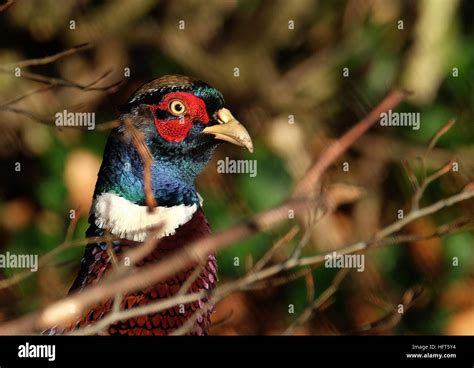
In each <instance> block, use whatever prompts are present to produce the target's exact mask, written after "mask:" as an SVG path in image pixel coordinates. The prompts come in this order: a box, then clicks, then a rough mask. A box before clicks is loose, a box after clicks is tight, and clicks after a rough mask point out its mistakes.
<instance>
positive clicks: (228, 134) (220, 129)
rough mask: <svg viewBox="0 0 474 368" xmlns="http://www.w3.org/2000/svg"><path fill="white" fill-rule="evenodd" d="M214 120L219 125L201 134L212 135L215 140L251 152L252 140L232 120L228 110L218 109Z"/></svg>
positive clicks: (235, 121) (245, 131) (236, 121)
mask: <svg viewBox="0 0 474 368" xmlns="http://www.w3.org/2000/svg"><path fill="white" fill-rule="evenodd" d="M215 118H216V120H217V121H218V122H219V124H216V125H212V126H210V127H207V128H204V130H203V131H202V132H203V133H205V134H214V135H215V137H216V139H220V140H222V141H226V142H230V143H232V144H236V145H237V146H241V147H245V148H247V149H248V150H249V151H250V152H253V144H252V139H251V138H250V135H249V133H248V132H247V129H245V127H244V126H243V125H242V124H240V123H239V121H238V120H237V119H236V118H234V116H233V115H232V113H231V112H230V111H229V110H227V109H225V108H222V109H220V110H219V111H217V112H216V114H215Z"/></svg>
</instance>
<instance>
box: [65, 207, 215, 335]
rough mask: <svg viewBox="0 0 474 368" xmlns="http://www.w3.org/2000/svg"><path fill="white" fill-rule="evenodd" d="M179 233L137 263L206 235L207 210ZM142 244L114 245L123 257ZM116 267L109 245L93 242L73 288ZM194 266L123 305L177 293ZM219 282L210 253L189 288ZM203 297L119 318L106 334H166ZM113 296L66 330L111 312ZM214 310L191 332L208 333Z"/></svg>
mask: <svg viewBox="0 0 474 368" xmlns="http://www.w3.org/2000/svg"><path fill="white" fill-rule="evenodd" d="M178 230H179V231H177V232H176V234H174V235H172V236H169V237H164V238H162V239H161V240H160V241H159V242H158V243H157V246H156V248H155V249H154V250H153V251H152V252H151V253H150V255H148V256H147V257H146V258H145V259H143V260H142V261H141V262H139V263H137V265H136V266H135V267H138V268H140V267H143V266H145V265H149V264H150V263H156V262H157V261H159V260H162V259H164V258H166V257H167V256H168V255H169V254H170V253H171V252H173V251H174V250H176V248H179V247H180V246H182V245H185V244H189V243H190V242H192V241H194V240H197V239H199V238H200V237H202V236H205V235H207V234H209V225H208V223H207V220H206V218H205V216H204V213H203V212H202V210H201V209H199V210H198V211H197V212H196V213H195V215H194V216H193V218H192V219H191V220H190V221H189V222H187V223H186V224H184V225H183V226H181V227H180V228H179V229H178ZM136 245H138V243H136V242H132V241H124V240H122V241H120V242H118V244H116V245H114V252H115V254H117V257H120V256H121V255H122V254H123V253H124V252H126V251H127V250H128V249H129V248H130V247H134V246H136ZM111 267H112V264H111V259H110V256H109V255H108V254H107V251H106V247H105V245H99V244H91V245H89V246H88V247H87V249H86V254H85V256H84V258H83V260H82V263H81V269H80V272H79V275H78V276H77V278H76V280H75V282H74V284H73V286H72V287H71V290H70V292H80V291H81V290H82V289H84V288H85V287H86V286H88V285H91V284H95V283H97V282H99V281H100V280H101V279H102V278H103V277H104V276H105V275H106V274H107V273H108V272H110V270H111ZM193 270H194V268H189V269H187V270H184V271H181V272H178V273H177V274H176V275H174V276H173V277H171V278H169V279H168V280H166V281H165V282H160V283H157V284H155V285H153V286H151V287H148V288H146V289H144V290H141V291H140V292H137V293H132V294H127V295H126V296H125V297H124V298H123V300H122V303H121V308H122V309H130V308H134V307H138V306H143V305H146V304H149V303H152V302H154V301H157V300H159V299H163V298H168V297H170V296H173V295H175V294H176V293H177V292H178V290H179V289H180V287H181V285H182V284H183V283H184V282H185V280H186V279H187V278H188V277H189V276H190V274H191V273H192V272H193ZM216 282H217V264H216V258H215V256H214V255H210V256H209V257H208V261H207V264H206V265H205V266H204V267H203V269H202V272H201V274H200V276H199V277H198V278H197V279H196V281H195V282H193V283H192V285H191V287H190V289H189V292H198V291H200V290H203V289H204V290H210V289H212V288H214V286H215V285H216ZM206 301H207V300H206V299H202V300H199V301H196V302H193V303H190V304H186V305H184V306H182V307H181V310H180V306H175V307H174V308H171V309H167V310H164V311H161V312H158V313H154V314H151V315H146V316H140V317H136V318H131V319H128V320H125V321H119V322H117V323H114V324H112V325H111V326H110V327H109V328H108V329H107V330H106V331H105V332H103V333H102V334H104V335H129V336H139V335H149V336H151V335H155V336H159V335H166V334H169V333H170V332H172V331H173V330H175V329H176V328H178V327H180V326H182V324H183V323H184V322H185V321H186V320H187V319H188V318H189V317H190V315H192V314H193V313H194V312H195V311H196V310H197V309H199V308H201V307H202V306H203V304H204V303H205V302H206ZM112 302H113V301H112V299H110V300H108V301H107V302H105V303H101V304H99V305H97V306H96V307H94V308H92V309H91V310H90V311H88V312H87V314H86V315H85V316H83V317H82V318H81V319H80V320H79V321H77V322H76V323H74V324H73V325H72V326H70V327H68V328H67V329H65V330H63V331H62V333H64V332H67V331H71V330H73V329H76V328H80V327H85V326H87V325H89V324H91V323H94V322H96V321H98V320H100V319H101V318H102V317H104V316H105V315H107V313H109V312H110V310H111V307H112ZM210 313H211V312H208V313H206V314H204V315H203V316H202V317H201V318H198V320H197V321H196V323H195V325H194V328H193V329H191V331H190V332H189V334H190V335H205V334H206V333H207V330H208V327H209V324H210Z"/></svg>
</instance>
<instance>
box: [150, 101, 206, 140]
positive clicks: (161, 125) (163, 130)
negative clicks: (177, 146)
mask: <svg viewBox="0 0 474 368" xmlns="http://www.w3.org/2000/svg"><path fill="white" fill-rule="evenodd" d="M173 100H179V101H181V102H182V103H183V104H184V106H185V109H186V111H185V112H184V113H183V114H182V115H179V116H176V118H175V119H169V120H162V119H159V118H157V117H156V114H155V112H156V110H163V111H168V112H169V105H170V102H171V101H173ZM149 109H150V111H151V112H152V113H153V118H154V120H155V127H156V130H157V132H158V134H159V135H160V136H162V137H163V138H164V139H166V140H167V141H168V142H181V141H183V140H184V139H185V138H186V136H187V135H188V132H189V130H190V129H191V128H192V126H193V122H195V121H200V122H201V123H202V124H207V123H209V116H208V115H207V111H206V104H205V103H204V101H203V100H202V99H201V98H199V97H197V96H195V95H193V94H192V93H188V92H172V93H168V94H167V95H166V96H165V97H164V98H163V100H162V101H161V102H160V103H158V104H156V105H150V106H149Z"/></svg>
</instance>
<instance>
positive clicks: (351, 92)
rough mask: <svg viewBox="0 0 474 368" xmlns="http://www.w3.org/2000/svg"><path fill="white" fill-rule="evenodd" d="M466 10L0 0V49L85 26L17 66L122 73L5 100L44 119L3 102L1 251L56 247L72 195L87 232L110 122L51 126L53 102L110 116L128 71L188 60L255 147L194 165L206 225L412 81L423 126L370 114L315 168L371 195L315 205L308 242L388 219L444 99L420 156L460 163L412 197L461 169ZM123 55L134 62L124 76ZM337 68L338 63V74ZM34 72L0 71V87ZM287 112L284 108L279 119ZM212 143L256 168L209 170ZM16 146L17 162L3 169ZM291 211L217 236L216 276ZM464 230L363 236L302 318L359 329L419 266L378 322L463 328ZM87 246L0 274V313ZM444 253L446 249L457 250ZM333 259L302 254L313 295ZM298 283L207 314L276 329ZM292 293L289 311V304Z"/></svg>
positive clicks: (38, 45) (443, 216) (269, 237)
mask: <svg viewBox="0 0 474 368" xmlns="http://www.w3.org/2000/svg"><path fill="white" fill-rule="evenodd" d="M473 16H474V4H473V3H472V1H469V0H464V1H460V0H459V1H457V0H453V1H445V0H420V1H417V2H412V1H402V0H383V1H381V0H345V1H342V0H341V1H316V0H315V1H312V0H296V1H291V2H290V1H283V0H278V1H270V0H267V1H264V0H256V1H251V0H242V1H237V0H224V1H220V0H219V1H218V0H210V1H205V2H204V1H197V0H179V1H170V0H168V1H165V0H161V1H155V0H134V1H130V0H127V1H92V0H78V1H61V2H59V1H55V0H47V1H39V0H36V1H35V0H22V1H18V2H17V3H15V4H14V5H13V6H12V7H11V8H9V9H8V10H7V11H5V12H3V13H1V14H0V28H1V30H2V31H1V32H0V42H1V44H0V45H1V46H0V64H7V63H12V62H14V61H17V60H23V59H28V58H37V57H44V56H47V55H51V54H54V53H56V52H59V51H62V50H65V49H67V48H69V47H72V46H75V45H78V44H82V43H88V42H91V43H92V44H93V48H91V49H90V50H87V51H84V52H81V53H77V54H74V55H72V56H69V57H66V58H63V59H61V60H59V61H57V62H55V63H52V64H48V65H44V66H37V67H31V68H29V70H34V71H36V72H38V73H41V74H44V75H48V76H58V77H61V78H64V79H66V80H74V81H76V82H80V83H89V82H91V81H93V80H94V79H96V78H98V77H99V76H100V75H101V74H102V73H104V72H106V71H108V70H110V71H111V73H110V75H108V76H107V78H106V80H105V81H103V85H105V84H107V83H112V82H114V81H117V80H122V79H124V83H123V85H122V86H121V87H120V89H119V90H118V91H117V92H116V93H102V92H92V91H88V92H85V91H81V90H78V89H74V88H62V87H55V88H53V89H51V90H48V91H44V92H42V93H38V94H34V95H31V96H29V97H28V98H25V99H23V100H21V101H19V102H18V103H16V104H15V106H16V107H18V108H22V109H25V110H27V111H31V112H33V113H34V114H36V115H37V116H41V117H43V118H42V122H43V123H46V124H39V123H38V122H37V121H35V119H31V118H29V117H27V116H25V115H22V114H16V113H13V112H11V111H6V110H5V109H3V108H2V107H0V123H1V126H2V134H1V135H0V157H1V161H0V165H1V168H2V174H3V180H2V182H1V185H0V201H1V202H0V239H1V240H0V251H1V252H5V251H7V250H8V251H10V252H13V253H32V252H33V253H38V254H40V255H41V254H45V253H46V252H47V251H49V250H51V249H54V248H55V247H57V246H58V245H59V244H60V243H61V242H62V241H63V240H64V238H65V233H66V229H67V227H68V224H69V221H70V218H69V211H70V210H71V209H74V208H78V207H80V209H81V214H82V217H81V220H80V221H79V225H78V227H77V229H76V231H75V234H74V237H75V238H82V237H83V236H84V235H83V234H84V232H85V229H86V228H87V212H88V208H89V206H90V198H91V195H92V190H93V186H94V183H95V177H96V174H97V170H98V166H99V164H100V160H101V155H102V150H103V147H104V145H105V141H106V138H107V132H106V131H105V132H104V131H92V132H90V131H81V130H75V129H72V130H71V129H56V128H55V127H54V120H53V119H52V118H51V117H52V116H54V113H55V112H57V111H62V110H63V109H68V110H73V111H96V112H97V116H96V117H97V121H96V123H97V124H100V123H105V122H107V121H109V120H113V119H115V118H116V116H117V106H118V105H119V104H120V103H123V102H124V101H125V100H126V98H127V97H128V95H129V94H130V93H131V92H132V91H133V90H134V89H135V88H137V87H138V86H139V85H140V84H141V83H143V82H144V81H146V80H149V79H152V78H155V77H157V76H160V75H163V74H170V73H182V74H189V75H194V76H196V77H199V78H200V79H203V80H205V81H207V82H208V83H210V84H212V85H214V86H215V87H217V88H218V89H219V90H221V91H222V92H223V94H224V96H225V97H226V101H227V105H228V106H229V107H230V108H231V109H232V111H233V113H234V115H235V116H237V117H238V118H239V120H240V121H242V122H243V123H244V125H246V126H247V127H248V129H249V131H250V133H251V135H252V136H253V137H254V143H255V145H256V150H255V154H254V155H253V156H251V155H248V154H246V153H243V152H242V151H241V150H238V149H236V148H235V147H222V148H219V150H218V152H217V153H216V157H215V158H214V159H213V161H212V162H211V163H210V164H209V166H208V168H207V169H206V170H205V172H204V173H203V175H202V176H201V177H200V178H199V181H198V186H199V188H200V192H201V194H202V196H203V197H204V198H205V203H204V209H205V211H206V214H207V216H208V218H209V221H210V223H211V225H212V228H213V230H214V231H219V230H220V229H224V228H226V227H228V226H230V225H232V224H235V223H237V222H238V221H239V220H241V219H243V218H245V216H247V215H249V214H251V213H254V212H256V211H260V210H263V209H267V208H270V207H271V206H274V205H276V204H277V203H279V202H280V201H281V200H282V199H283V198H285V196H286V195H287V194H288V193H289V191H290V190H291V188H292V186H293V184H294V182H295V181H296V180H297V179H298V178H300V177H301V176H302V174H303V173H304V172H305V170H306V169H307V168H308V166H309V165H310V163H311V161H312V160H313V158H317V157H318V154H319V153H320V152H321V150H322V149H323V148H324V147H326V146H327V144H328V143H329V142H330V141H331V140H332V139H334V138H335V137H337V136H338V135H340V134H341V133H342V132H344V131H346V130H347V129H348V128H349V127H351V126H352V125H353V124H354V123H355V122H356V121H357V120H359V119H360V118H361V117H363V116H364V115H365V114H366V113H367V112H368V111H369V110H370V108H371V107H372V106H374V105H375V104H376V103H377V102H378V101H379V100H380V99H381V98H382V97H383V95H384V94H385V93H386V92H387V91H388V90H390V89H391V88H392V87H393V86H395V85H401V86H403V87H406V88H407V89H409V90H410V91H411V92H412V95H411V96H410V98H409V99H408V101H407V102H406V103H404V104H402V106H401V107H400V109H399V111H408V112H420V113H421V129H420V130H412V129H410V128H408V127H406V128H387V127H380V126H378V127H375V128H374V129H372V130H371V131H370V132H369V133H368V134H367V135H366V136H364V137H363V138H362V139H361V141H360V142H358V143H357V144H356V145H355V146H354V148H353V149H351V150H350V151H349V152H348V153H347V154H346V156H345V157H343V158H342V159H341V160H340V161H339V162H338V163H337V164H336V165H334V166H333V167H332V169H331V170H330V171H329V172H328V175H327V177H326V179H325V182H328V183H329V182H344V183H348V184H353V185H359V186H362V187H363V188H365V189H366V191H367V195H366V196H364V197H363V198H362V199H360V200H359V201H357V202H356V203H353V204H349V205H345V206H343V207H341V208H340V209H339V210H338V211H337V212H335V213H334V214H331V215H330V216H328V218H326V219H324V220H323V221H321V222H320V223H318V225H317V226H316V228H315V229H314V231H313V234H312V238H311V241H310V244H309V245H308V246H307V248H306V249H305V254H306V253H307V254H314V253H318V252H326V251H330V250H334V249H338V248H340V247H342V246H344V245H347V244H350V243H351V242H354V241H357V240H360V239H367V238H369V237H370V236H371V235H373V234H374V233H375V231H376V230H377V229H378V228H380V227H382V226H383V225H386V224H389V223H391V222H393V221H394V220H395V219H396V211H397V210H398V209H400V208H405V209H406V208H407V203H409V200H410V196H411V194H412V189H411V187H410V184H409V182H408V180H407V178H406V175H405V173H404V171H403V168H402V167H401V165H400V162H401V159H407V160H410V162H412V163H413V164H414V165H415V166H414V167H415V168H416V163H417V160H416V157H417V156H419V155H421V154H422V153H423V152H424V149H425V147H426V144H427V142H428V140H429V139H430V137H431V136H432V135H433V134H434V133H435V132H436V131H437V130H438V129H439V128H440V127H441V126H442V125H443V124H444V123H445V122H446V121H447V120H448V119H449V118H451V117H455V118H456V119H457V123H456V125H455V127H454V128H453V129H452V130H451V131H449V132H448V134H446V135H445V136H444V137H443V138H442V139H441V140H440V142H439V145H438V147H439V148H437V149H435V150H434V151H433V152H432V154H431V155H430V156H429V157H428V159H427V164H428V167H429V170H433V169H436V168H438V167H440V166H442V165H443V164H444V163H445V162H447V161H448V160H449V159H450V158H451V157H456V159H457V160H458V161H459V164H460V171H459V172H453V173H450V174H449V175H447V176H445V177H443V178H442V179H441V180H440V181H439V182H438V183H436V184H434V185H433V186H432V187H430V188H429V190H428V191H427V193H426V197H425V198H424V199H423V201H422V203H424V204H427V203H431V202H432V201H434V200H437V199H440V198H443V197H446V196H448V195H450V194H453V193H455V192H458V191H459V190H460V189H461V188H462V187H463V186H464V185H465V184H467V183H468V182H471V181H472V180H473V179H474V160H473V157H474V146H473V145H472V142H473V139H474V124H473V116H472V111H474V83H473V81H474V74H473V73H474V26H473V23H472V18H473ZM71 21H73V22H74V24H75V28H74V29H71V28H70V25H71ZM180 21H184V24H185V28H184V29H180V28H179V25H180ZM290 21H293V22H294V29H290V28H289V22H290ZM400 21H402V22H403V28H402V29H400ZM124 68H129V70H130V77H125V78H124V70H125V69H124ZM235 68H239V76H238V77H235V76H234V72H235ZM344 68H349V69H348V70H349V76H348V77H347V78H345V77H343V69H344ZM453 68H457V69H456V70H457V71H458V76H457V77H456V76H454V75H453V70H454V69H453ZM37 86H38V83H36V82H32V81H29V80H26V79H23V78H16V77H14V76H12V75H8V74H5V73H0V95H1V101H0V104H1V103H2V102H3V101H7V100H8V99H10V98H13V97H15V96H17V95H20V94H22V93H25V92H26V91H29V90H31V89H32V88H35V87H37ZM290 115H292V116H294V119H295V123H294V124H289V123H288V119H289V118H288V117H289V116H290ZM225 156H229V157H232V158H246V159H256V160H257V161H258V174H257V176H256V177H255V178H252V177H249V176H248V175H246V174H239V175H218V174H217V171H216V163H217V160H218V159H221V158H224V157H225ZM344 161H347V162H350V165H351V170H350V171H349V172H343V171H342V169H341V162H344ZM16 162H21V164H22V170H21V172H15V171H14V169H13V168H14V164H15V163H16ZM420 173H421V171H419V169H418V168H416V174H418V175H419V174H420ZM472 213H474V204H473V203H472V201H471V202H470V203H466V204H461V205H459V206H457V207H456V208H451V209H448V210H444V211H443V212H441V213H439V214H437V215H436V216H432V217H429V218H427V219H424V220H423V221H420V222H417V223H416V224H415V225H414V226H413V227H409V228H407V229H406V230H405V231H406V232H413V233H418V232H421V233H423V232H426V231H429V230H430V229H433V228H435V227H436V226H437V224H440V223H443V222H444V221H447V220H450V219H451V220H452V219H454V218H456V217H458V216H465V217H466V216H468V217H472ZM293 221H294V220H293ZM286 228H287V225H285V226H284V227H283V228H281V229H278V230H275V231H274V232H271V233H265V234H259V235H258V236H255V237H253V238H250V239H248V240H243V241H241V242H239V243H238V244H235V245H234V246H232V247H230V248H227V249H225V250H223V251H222V252H220V253H219V255H218V256H219V265H220V272H219V275H220V280H221V282H223V281H225V280H226V279H229V278H232V277H236V276H237V275H242V274H243V273H244V272H245V270H246V269H247V268H248V267H250V265H251V264H252V262H255V261H256V260H257V259H258V258H259V257H260V256H261V255H262V254H263V252H264V251H265V250H266V249H268V248H269V247H270V246H271V244H272V242H274V241H275V240H276V239H277V238H278V237H279V236H281V235H282V234H283V233H284V232H285V230H286ZM293 243H294V242H292V243H291V244H293ZM293 245H294V244H293ZM473 245H474V239H473V233H472V232H466V233H462V234H457V235H452V236H448V237H446V238H444V239H442V240H434V241H429V243H423V242H421V241H420V242H415V243H411V244H401V245H391V246H387V247H383V248H380V249H375V250H372V251H370V252H368V253H367V256H366V272H363V273H358V272H356V271H353V272H352V273H351V274H350V276H349V277H348V279H347V280H346V281H345V282H344V283H343V285H342V287H341V289H340V290H339V291H338V293H337V294H336V296H335V298H334V300H333V304H332V305H329V306H327V307H326V309H325V310H324V311H321V312H318V313H317V314H316V316H315V317H314V318H313V319H312V320H311V322H310V323H309V324H308V326H305V327H302V328H300V329H298V331H297V333H301V334H308V333H309V334H339V333H345V332H348V331H354V330H357V327H358V326H361V325H364V324H367V323H369V322H370V321H374V320H376V319H378V318H381V317H382V316H383V315H384V314H386V313H387V312H389V311H391V310H393V308H395V307H396V304H397V303H398V301H399V300H400V297H401V295H402V294H403V292H404V290H406V289H407V288H410V287H412V286H414V285H416V284H419V283H422V284H423V285H424V286H425V293H424V294H423V296H422V298H421V301H420V302H418V303H417V304H416V305H415V306H413V308H412V309H410V310H409V312H407V313H406V314H405V315H404V316H403V318H402V320H401V322H400V323H399V324H398V325H397V326H396V327H393V328H389V329H387V330H385V331H383V333H388V334H392V333H393V334H423V333H433V334H448V333H449V334H462V333H470V334H472V333H474V326H473V320H474V318H473V315H474V299H473V294H474V293H473V292H472V290H473V285H474V272H473V270H474V250H473ZM82 251H83V248H82V247H75V248H73V249H70V250H68V251H66V252H64V253H62V254H61V255H60V256H58V257H56V259H55V261H56V265H57V267H52V266H51V267H43V268H42V269H40V271H39V272H38V274H36V275H34V277H31V278H28V279H26V280H25V281H23V282H21V283H20V284H19V285H18V286H17V287H14V288H10V289H8V290H3V291H0V319H1V317H2V316H3V317H5V318H6V317H9V316H14V315H18V314H21V313H25V312H27V311H30V310H33V309H35V308H38V307H39V306H41V305H44V304H46V303H48V302H50V301H51V300H54V299H56V298H59V297H62V296H63V295H64V294H65V293H66V290H67V288H68V287H69V285H70V284H71V281H72V279H73V277H74V275H75V273H76V271H77V268H78V265H79V259H80V257H81V255H82ZM280 256H281V255H280ZM235 257H238V259H239V260H240V262H239V266H235V265H234V263H235V262H234V261H235ZM453 257H458V259H459V266H458V267H454V266H452V259H453ZM2 273H3V275H4V276H5V277H8V276H10V275H11V274H12V272H11V270H2ZM334 274H335V272H334V270H330V269H326V268H324V267H321V268H318V269H316V270H314V271H313V279H314V285H315V286H314V288H315V293H316V295H318V294H319V293H320V292H321V291H322V290H324V288H325V287H327V286H328V285H329V283H330V282H331V279H332V277H333V276H334ZM307 285H308V284H307V283H306V282H305V279H304V278H303V279H300V280H297V281H295V282H292V283H290V284H288V285H285V286H278V287H269V288H266V289H265V290H260V291H252V292H248V293H238V294H236V295H233V296H231V297H229V298H228V299H226V300H224V301H223V302H222V303H221V306H220V307H218V308H217V317H216V319H217V320H219V319H224V320H225V323H222V324H220V325H219V326H218V327H216V329H215V331H214V333H224V334H236V333H248V334H256V333H263V334H273V333H278V332H279V331H281V330H282V329H284V328H285V326H287V325H288V324H289V323H290V322H291V321H292V320H293V319H294V318H295V316H296V315H297V314H298V313H300V312H301V311H302V310H303V309H304V308H305V306H306V305H307V302H308V301H307V293H308V290H307V287H308V286H307ZM289 304H292V305H294V306H295V314H289V313H288V305H289ZM229 316H230V317H229Z"/></svg>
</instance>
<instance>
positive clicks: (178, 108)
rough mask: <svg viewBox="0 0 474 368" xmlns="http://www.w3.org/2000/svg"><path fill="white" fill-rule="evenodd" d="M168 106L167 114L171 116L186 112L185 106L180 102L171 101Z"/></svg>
mask: <svg viewBox="0 0 474 368" xmlns="http://www.w3.org/2000/svg"><path fill="white" fill-rule="evenodd" d="M168 106H169V107H168V110H169V112H170V113H172V114H173V115H176V116H179V115H183V114H184V113H185V112H186V106H184V103H183V102H182V101H180V100H171V101H170V103H169V105H168Z"/></svg>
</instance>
